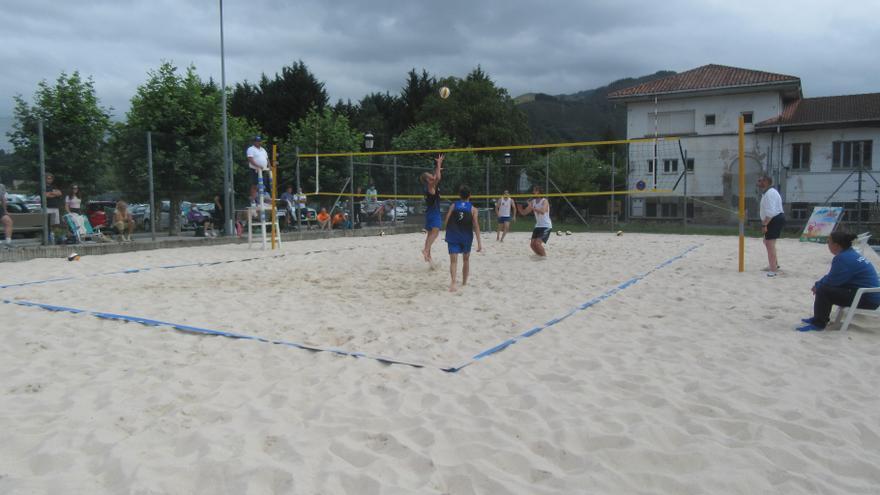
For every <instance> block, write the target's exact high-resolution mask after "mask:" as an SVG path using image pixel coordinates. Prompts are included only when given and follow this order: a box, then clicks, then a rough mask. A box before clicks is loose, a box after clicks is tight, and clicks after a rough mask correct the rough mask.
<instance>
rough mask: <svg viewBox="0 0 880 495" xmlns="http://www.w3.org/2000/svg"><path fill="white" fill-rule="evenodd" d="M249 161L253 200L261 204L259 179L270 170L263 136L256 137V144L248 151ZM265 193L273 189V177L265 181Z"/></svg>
mask: <svg viewBox="0 0 880 495" xmlns="http://www.w3.org/2000/svg"><path fill="white" fill-rule="evenodd" d="M247 159H248V166H249V167H250V169H251V199H255V200H256V201H257V202H259V200H258V199H256V198H257V184H258V179H259V177H260V176H261V175H262V174H263V172H265V171H266V170H269V154H268V153H266V149H265V148H263V138H262V137H261V136H254V144H253V146H251V147H250V148H248V149H247ZM263 185H264V188H263V191H268V190H270V189H272V176H271V175H270V176H269V180H268V181H266V180H264V181H263Z"/></svg>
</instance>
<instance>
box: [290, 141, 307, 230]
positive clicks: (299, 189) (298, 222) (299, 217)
mask: <svg viewBox="0 0 880 495" xmlns="http://www.w3.org/2000/svg"><path fill="white" fill-rule="evenodd" d="M300 194H302V184H300V182H299V146H297V147H296V195H297V197H299V195H300ZM294 203H296V201H294ZM293 209H294V210H295V211H296V229H297V230H299V231H301V230H302V225H303V222H302V212H301V211H299V205H296V204H294V205H293ZM306 211H308V210H306Z"/></svg>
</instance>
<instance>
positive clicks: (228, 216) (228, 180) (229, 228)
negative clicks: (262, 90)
mask: <svg viewBox="0 0 880 495" xmlns="http://www.w3.org/2000/svg"><path fill="white" fill-rule="evenodd" d="M220 85H221V86H222V91H221V93H220V107H221V113H222V115H223V165H224V167H223V191H224V192H223V204H224V208H225V209H226V211H225V212H224V213H225V215H224V221H225V223H226V235H227V236H232V235H235V229H234V228H233V225H232V219H233V218H234V217H233V214H232V213H233V212H232V208H233V205H232V194H233V192H232V160H231V159H230V156H229V134H228V130H227V125H226V52H225V47H224V42H223V0H220ZM150 176H151V177H152V174H151V175H150ZM150 211H153V210H150ZM152 223H156V222H152ZM153 240H156V233H155V231H154V232H153Z"/></svg>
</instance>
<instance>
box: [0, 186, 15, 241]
mask: <svg viewBox="0 0 880 495" xmlns="http://www.w3.org/2000/svg"><path fill="white" fill-rule="evenodd" d="M0 222H2V223H3V233H4V234H5V238H4V240H3V247H4V248H5V249H12V217H10V216H9V214H7V213H6V186H4V185H3V184H0Z"/></svg>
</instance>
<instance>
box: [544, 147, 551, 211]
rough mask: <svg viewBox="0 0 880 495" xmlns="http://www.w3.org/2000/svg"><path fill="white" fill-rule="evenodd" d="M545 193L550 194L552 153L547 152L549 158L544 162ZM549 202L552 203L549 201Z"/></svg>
mask: <svg viewBox="0 0 880 495" xmlns="http://www.w3.org/2000/svg"><path fill="white" fill-rule="evenodd" d="M544 192H545V193H548V192H550V151H549V150H548V151H547V158H546V160H545V161H544ZM547 201H550V200H549V199H548V200H547Z"/></svg>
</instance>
